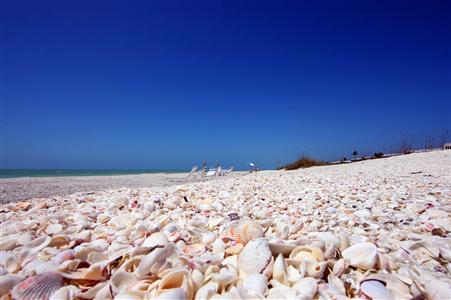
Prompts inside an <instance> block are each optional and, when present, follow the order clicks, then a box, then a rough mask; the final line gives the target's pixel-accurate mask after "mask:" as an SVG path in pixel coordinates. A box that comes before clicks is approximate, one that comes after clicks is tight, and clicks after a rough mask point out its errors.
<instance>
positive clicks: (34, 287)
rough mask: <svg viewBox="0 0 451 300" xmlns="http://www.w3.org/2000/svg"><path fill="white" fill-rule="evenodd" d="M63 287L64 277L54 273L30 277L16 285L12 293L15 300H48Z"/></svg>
mask: <svg viewBox="0 0 451 300" xmlns="http://www.w3.org/2000/svg"><path fill="white" fill-rule="evenodd" d="M62 286H63V277H62V276H61V275H59V274H57V273H54V272H47V273H44V274H41V275H37V276H33V277H29V278H27V279H25V280H24V281H22V282H20V283H19V284H18V285H16V286H15V287H14V289H13V291H12V296H13V298H14V299H15V300H48V299H49V298H50V296H51V295H52V294H53V293H54V292H55V291H57V290H58V289H59V288H60V287H62Z"/></svg>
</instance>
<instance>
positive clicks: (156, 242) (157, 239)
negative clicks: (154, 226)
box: [141, 232, 169, 248]
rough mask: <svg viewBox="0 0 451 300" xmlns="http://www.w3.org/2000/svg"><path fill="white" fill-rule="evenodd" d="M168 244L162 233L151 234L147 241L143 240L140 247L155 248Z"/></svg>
mask: <svg viewBox="0 0 451 300" xmlns="http://www.w3.org/2000/svg"><path fill="white" fill-rule="evenodd" d="M168 243H169V241H168V238H167V237H166V235H165V234H164V233H163V232H155V233H152V234H151V235H150V236H149V237H148V238H147V239H145V240H144V242H143V243H142V244H141V246H142V247H147V248H155V247H164V246H166V245H167V244H168Z"/></svg>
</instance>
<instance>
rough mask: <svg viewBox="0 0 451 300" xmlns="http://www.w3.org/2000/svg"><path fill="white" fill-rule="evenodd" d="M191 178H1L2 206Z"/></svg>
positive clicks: (150, 175)
mask: <svg viewBox="0 0 451 300" xmlns="http://www.w3.org/2000/svg"><path fill="white" fill-rule="evenodd" d="M243 173H245V172H240V171H237V172H233V173H232V174H229V175H227V176H218V177H214V179H216V178H217V179H222V178H229V177H234V176H237V175H239V174H243ZM188 174H189V173H188V172H184V173H148V174H147V173H145V174H124V175H88V176H49V177H16V178H0V183H1V184H0V186H1V193H0V203H2V204H4V203H9V202H17V201H23V200H30V199H33V198H50V197H55V196H67V195H70V194H73V193H79V192H88V191H102V190H115V189H122V188H129V189H136V188H150V187H166V186H172V185H179V184H185V183H189V181H188ZM214 179H213V180H214ZM210 180H212V178H201V177H200V176H198V177H197V180H195V181H196V182H201V181H210ZM193 182H194V181H193Z"/></svg>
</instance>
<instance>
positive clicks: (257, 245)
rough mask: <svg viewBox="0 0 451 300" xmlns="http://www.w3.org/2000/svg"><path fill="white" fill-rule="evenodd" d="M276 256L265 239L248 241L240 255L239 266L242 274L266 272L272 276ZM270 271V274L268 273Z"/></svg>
mask: <svg viewBox="0 0 451 300" xmlns="http://www.w3.org/2000/svg"><path fill="white" fill-rule="evenodd" d="M273 263H274V258H273V257H272V253H271V250H270V249H269V246H268V243H267V242H266V240H265V239H256V240H252V241H250V242H248V243H247V244H246V246H245V247H244V248H243V250H242V251H241V252H240V254H239V255H238V261H237V266H238V270H239V272H240V276H242V277H243V276H246V275H251V274H265V275H266V276H268V277H269V276H270V274H271V273H272V265H273ZM268 273H269V274H268Z"/></svg>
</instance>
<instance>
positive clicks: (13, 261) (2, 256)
mask: <svg viewBox="0 0 451 300" xmlns="http://www.w3.org/2000/svg"><path fill="white" fill-rule="evenodd" d="M0 265H2V266H3V267H5V269H6V270H7V271H8V272H9V273H16V272H17V271H18V270H19V269H20V264H19V262H18V261H17V258H16V256H15V255H14V254H13V253H11V252H0Z"/></svg>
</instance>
